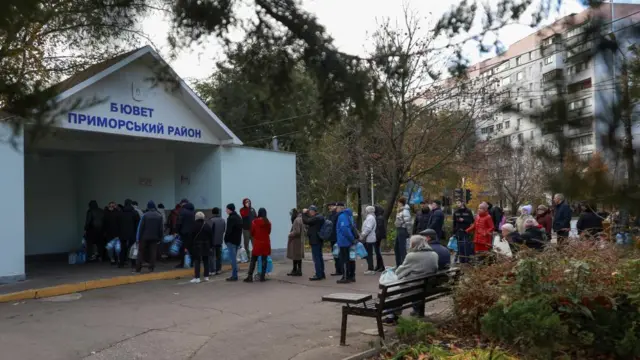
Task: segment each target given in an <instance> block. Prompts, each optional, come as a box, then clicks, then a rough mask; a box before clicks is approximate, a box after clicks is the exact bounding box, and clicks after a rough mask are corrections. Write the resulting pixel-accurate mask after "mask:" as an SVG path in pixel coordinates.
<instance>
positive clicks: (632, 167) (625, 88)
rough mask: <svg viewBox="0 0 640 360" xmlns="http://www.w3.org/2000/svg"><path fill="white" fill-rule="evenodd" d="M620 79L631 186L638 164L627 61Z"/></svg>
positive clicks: (625, 143) (626, 155) (633, 183)
mask: <svg viewBox="0 0 640 360" xmlns="http://www.w3.org/2000/svg"><path fill="white" fill-rule="evenodd" d="M620 80H621V82H622V99H621V100H622V101H621V102H622V103H621V104H620V105H621V116H622V124H623V127H624V143H623V146H622V151H623V153H624V159H625V162H626V165H627V184H628V185H629V187H631V186H633V185H635V184H636V181H635V177H636V175H635V174H636V164H635V159H634V153H633V132H632V128H633V125H632V123H631V112H632V110H633V106H632V105H631V94H630V93H629V73H628V70H627V64H626V62H624V63H623V64H622V74H621V79H620Z"/></svg>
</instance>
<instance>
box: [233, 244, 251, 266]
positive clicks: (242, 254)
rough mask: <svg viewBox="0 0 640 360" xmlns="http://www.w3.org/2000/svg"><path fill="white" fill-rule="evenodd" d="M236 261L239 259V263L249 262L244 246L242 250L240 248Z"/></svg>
mask: <svg viewBox="0 0 640 360" xmlns="http://www.w3.org/2000/svg"><path fill="white" fill-rule="evenodd" d="M236 261H238V262H239V263H246V262H249V256H248V255H247V250H245V249H244V247H241V248H240V250H238V256H237V257H236Z"/></svg>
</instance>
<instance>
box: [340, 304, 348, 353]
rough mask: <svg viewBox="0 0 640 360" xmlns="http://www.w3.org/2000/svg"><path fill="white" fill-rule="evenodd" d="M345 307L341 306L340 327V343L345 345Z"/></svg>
mask: <svg viewBox="0 0 640 360" xmlns="http://www.w3.org/2000/svg"><path fill="white" fill-rule="evenodd" d="M347 315H348V313H347V307H346V306H343V307H342V327H341V328H340V345H342V346H345V345H347Z"/></svg>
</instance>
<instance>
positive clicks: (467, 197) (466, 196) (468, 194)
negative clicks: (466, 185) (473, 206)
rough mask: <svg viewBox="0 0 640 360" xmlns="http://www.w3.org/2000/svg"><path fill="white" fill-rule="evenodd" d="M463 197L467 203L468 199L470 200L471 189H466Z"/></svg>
mask: <svg viewBox="0 0 640 360" xmlns="http://www.w3.org/2000/svg"><path fill="white" fill-rule="evenodd" d="M465 198H466V199H467V201H466V202H467V203H468V202H469V201H471V190H469V189H467V191H466V194H465Z"/></svg>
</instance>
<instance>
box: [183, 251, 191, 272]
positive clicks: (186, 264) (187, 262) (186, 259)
mask: <svg viewBox="0 0 640 360" xmlns="http://www.w3.org/2000/svg"><path fill="white" fill-rule="evenodd" d="M190 267H191V255H189V254H184V268H185V269H188V268H190Z"/></svg>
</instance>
